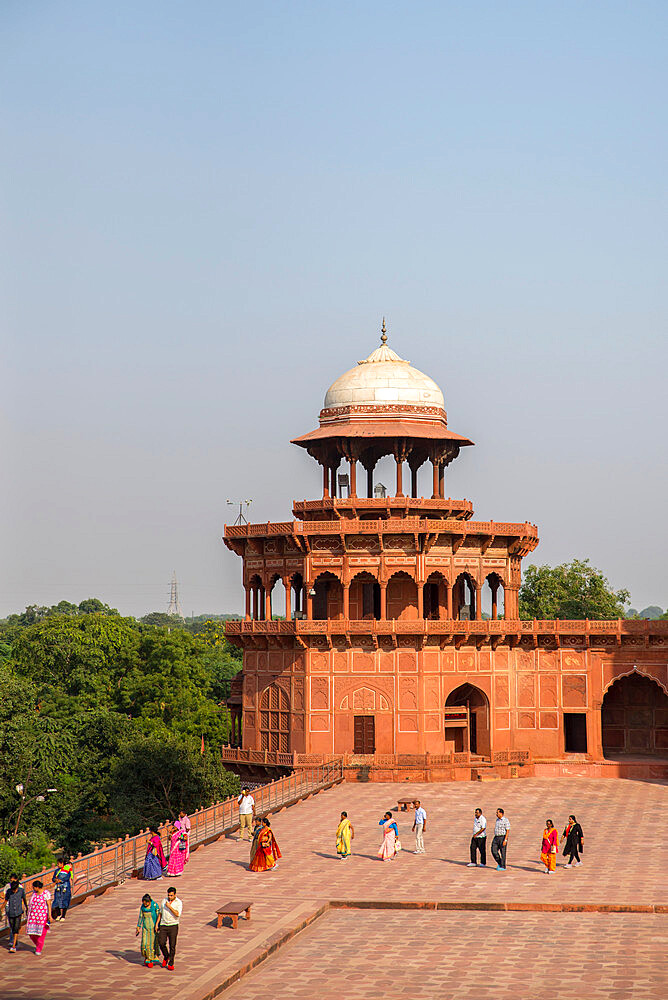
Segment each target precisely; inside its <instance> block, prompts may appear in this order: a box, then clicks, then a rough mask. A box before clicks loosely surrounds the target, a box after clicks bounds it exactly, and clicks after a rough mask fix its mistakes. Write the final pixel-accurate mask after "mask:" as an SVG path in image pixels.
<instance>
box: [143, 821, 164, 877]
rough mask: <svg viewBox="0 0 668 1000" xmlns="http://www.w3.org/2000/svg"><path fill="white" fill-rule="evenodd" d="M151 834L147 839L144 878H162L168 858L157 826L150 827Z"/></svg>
mask: <svg viewBox="0 0 668 1000" xmlns="http://www.w3.org/2000/svg"><path fill="white" fill-rule="evenodd" d="M149 831H150V836H149V838H148V840H147V841H146V857H145V858H144V872H143V875H144V878H145V879H148V880H152V879H156V878H162V872H163V869H165V868H166V867H167V858H166V857H165V852H164V851H163V849H162V840H161V839H160V834H159V833H158V830H157V827H155V826H151V827H149Z"/></svg>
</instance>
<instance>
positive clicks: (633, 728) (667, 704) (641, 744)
mask: <svg viewBox="0 0 668 1000" xmlns="http://www.w3.org/2000/svg"><path fill="white" fill-rule="evenodd" d="M601 730H602V739H603V754H604V756H606V757H608V756H616V755H617V754H640V755H656V756H664V757H665V756H668V695H666V693H665V691H664V690H663V689H662V688H661V687H660V686H659V684H657V682H656V681H654V680H652V679H651V678H650V677H645V676H643V674H639V673H635V672H634V673H632V674H629V675H628V676H627V677H620V678H619V680H616V681H615V682H614V684H612V686H611V687H610V688H608V690H607V691H606V693H605V697H604V698H603V704H602V706H601Z"/></svg>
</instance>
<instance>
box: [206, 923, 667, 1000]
mask: <svg viewBox="0 0 668 1000" xmlns="http://www.w3.org/2000/svg"><path fill="white" fill-rule="evenodd" d="M665 928H666V923H665V918H662V917H657V916H644V915H637V914H596V913H589V914H586V915H583V916H576V915H573V914H559V915H557V916H553V915H549V914H548V915H546V914H534V913H525V914H524V913H523V914H519V913H506V914H496V913H494V914H454V913H433V912H428V911H419V912H415V913H407V912H405V911H401V912H396V911H394V912H387V911H386V912H378V911H376V912H368V911H367V912H364V913H354V912H352V911H329V912H328V913H327V914H326V915H325V916H324V917H322V918H321V919H320V920H319V921H318V922H317V923H316V924H314V925H313V926H312V927H311V928H309V930H307V931H305V932H304V933H303V934H301V935H300V936H299V937H297V938H295V939H294V940H293V941H292V942H291V943H290V944H288V945H287V946H286V947H285V948H284V949H283V950H282V951H281V952H280V953H279V954H278V955H276V956H275V957H274V958H272V959H271V960H270V961H268V962H266V963H264V964H263V965H261V966H260V967H259V968H258V969H256V970H255V971H253V972H250V973H249V974H248V975H247V976H246V977H245V978H244V979H243V980H242V981H241V982H240V983H238V984H236V985H234V986H232V987H231V988H230V989H229V990H228V991H227V992H226V993H225V1000H242V998H243V1000H268V998H270V997H281V998H282V1000H302V998H303V1000H307V998H311V997H318V998H319V1000H335V998H337V1000H338V998H342V997H345V998H346V1000H368V998H371V997H378V998H382V1000H393V998H395V997H397V998H398V997H401V998H405V997H417V998H420V997H425V998H436V997H437V998H438V1000H460V998H461V1000H464V998H469V997H470V998H471V1000H481V998H482V1000H484V998H494V1000H518V998H522V1000H530V998H537V997H540V998H541V1000H566V998H568V1000H573V997H582V998H587V1000H599V998H601V1000H602V998H605V1000H611V998H624V1000H626V998H630V997H633V998H634V1000H665V996H666V987H667V984H668V952H667V950H666V943H667V939H666V931H665Z"/></svg>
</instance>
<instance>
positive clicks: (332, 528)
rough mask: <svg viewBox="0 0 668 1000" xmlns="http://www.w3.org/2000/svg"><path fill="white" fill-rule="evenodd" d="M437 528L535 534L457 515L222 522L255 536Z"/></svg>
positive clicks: (228, 532) (231, 532)
mask: <svg viewBox="0 0 668 1000" xmlns="http://www.w3.org/2000/svg"><path fill="white" fill-rule="evenodd" d="M379 531H381V532H383V533H384V534H387V533H393V534H400V535H406V534H413V533H415V532H420V533H425V532H434V531H437V532H439V533H441V534H443V533H444V534H448V535H484V536H486V537H488V536H491V535H494V536H497V537H499V536H501V537H504V536H510V537H512V538H531V539H537V538H538V528H537V527H536V525H535V524H530V523H529V522H528V521H524V522H521V523H515V522H512V521H465V520H460V519H457V518H444V519H442V520H434V519H432V518H427V517H388V518H380V519H378V520H365V519H364V520H363V519H360V518H354V517H351V518H344V519H342V520H336V521H277V522H275V523H274V522H272V521H267V522H265V523H264V524H226V525H225V535H224V537H225V538H255V537H262V536H264V535H293V534H295V535H330V534H331V535H341V534H346V535H353V534H354V535H369V534H373V535H377V534H378V532H379Z"/></svg>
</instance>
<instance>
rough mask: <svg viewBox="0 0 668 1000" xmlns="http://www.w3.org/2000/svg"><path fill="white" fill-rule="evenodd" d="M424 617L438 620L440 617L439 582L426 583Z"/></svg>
mask: <svg viewBox="0 0 668 1000" xmlns="http://www.w3.org/2000/svg"><path fill="white" fill-rule="evenodd" d="M423 606H424V617H425V618H427V619H428V620H431V621H438V618H439V606H438V584H437V583H431V582H428V583H425V585H424V600H423Z"/></svg>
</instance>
